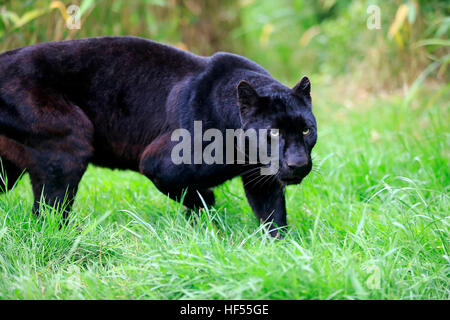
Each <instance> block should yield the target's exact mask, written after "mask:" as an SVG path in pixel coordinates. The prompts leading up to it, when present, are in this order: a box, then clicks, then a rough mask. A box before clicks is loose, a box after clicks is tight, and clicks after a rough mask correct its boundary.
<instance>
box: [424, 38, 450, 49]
mask: <svg viewBox="0 0 450 320" xmlns="http://www.w3.org/2000/svg"><path fill="white" fill-rule="evenodd" d="M416 46H417V47H423V46H443V47H448V46H450V40H448V39H439V38H433V39H424V40H420V41H417V43H416Z"/></svg>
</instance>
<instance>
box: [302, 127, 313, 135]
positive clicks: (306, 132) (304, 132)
mask: <svg viewBox="0 0 450 320" xmlns="http://www.w3.org/2000/svg"><path fill="white" fill-rule="evenodd" d="M310 132H311V130H309V128H305V129H303V135H304V136H306V135H308V134H309V133H310Z"/></svg>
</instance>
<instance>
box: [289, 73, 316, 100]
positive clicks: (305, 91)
mask: <svg viewBox="0 0 450 320" xmlns="http://www.w3.org/2000/svg"><path fill="white" fill-rule="evenodd" d="M292 93H293V94H295V95H297V96H306V97H310V96H311V82H310V81H309V79H308V77H303V78H302V80H300V81H299V82H298V83H297V84H296V85H295V86H294V87H293V88H292Z"/></svg>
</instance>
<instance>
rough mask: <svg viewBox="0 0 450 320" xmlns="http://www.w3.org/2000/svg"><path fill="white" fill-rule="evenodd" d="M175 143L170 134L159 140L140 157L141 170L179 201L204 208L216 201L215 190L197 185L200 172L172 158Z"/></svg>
mask: <svg viewBox="0 0 450 320" xmlns="http://www.w3.org/2000/svg"><path fill="white" fill-rule="evenodd" d="M172 148H173V142H172V141H171V140H170V134H169V133H168V134H165V135H162V136H160V137H158V138H157V139H155V140H154V141H153V142H152V143H151V144H150V145H148V146H147V147H146V149H145V151H144V152H143V154H142V156H141V160H140V172H141V173H142V174H144V175H145V176H146V177H147V178H149V179H150V180H151V181H152V182H153V183H154V184H155V186H156V187H157V188H158V189H159V191H161V192H162V193H164V194H165V195H167V196H169V197H170V198H171V199H173V200H175V201H178V202H180V201H183V205H185V206H186V207H188V208H189V209H193V210H196V209H200V208H204V207H205V205H204V204H206V206H212V205H213V204H214V200H215V199H214V193H213V191H212V190H211V189H208V188H205V187H200V186H196V183H195V180H196V178H195V175H196V174H198V172H195V171H193V170H192V167H191V166H189V165H185V164H179V165H176V164H174V162H173V161H172V159H171V151H172Z"/></svg>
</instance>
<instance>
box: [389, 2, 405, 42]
mask: <svg viewBox="0 0 450 320" xmlns="http://www.w3.org/2000/svg"><path fill="white" fill-rule="evenodd" d="M408 11H409V7H408V6H407V5H406V4H402V5H401V6H400V7H398V9H397V13H396V14H395V18H394V21H393V22H392V24H391V26H390V27H389V31H388V37H389V39H392V38H393V37H394V36H395V35H396V34H397V33H398V31H399V30H400V29H401V27H402V26H403V25H404V23H405V19H406V16H407V15H408Z"/></svg>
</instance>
